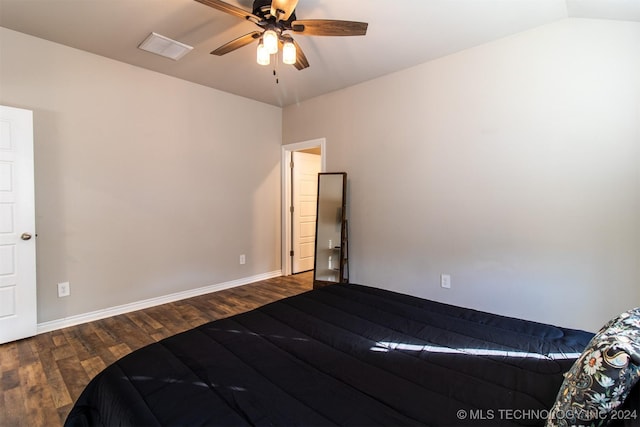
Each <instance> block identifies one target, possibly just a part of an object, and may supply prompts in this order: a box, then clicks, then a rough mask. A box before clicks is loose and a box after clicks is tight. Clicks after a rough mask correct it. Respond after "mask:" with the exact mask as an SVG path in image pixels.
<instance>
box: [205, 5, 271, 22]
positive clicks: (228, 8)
mask: <svg viewBox="0 0 640 427" xmlns="http://www.w3.org/2000/svg"><path fill="white" fill-rule="evenodd" d="M196 1H197V2H198V3H202V4H205V5H207V6H209V7H212V8H214V9H217V10H220V11H222V12H225V13H228V14H229V15H233V16H237V17H238V18H242V19H246V20H249V21H253V22H255V23H258V22H260V18H259V17H257V16H256V15H254V14H253V13H251V12H247V11H246V10H244V9H240V8H239V7H236V6H234V5H232V4H229V3H225V2H223V1H221V0H196Z"/></svg>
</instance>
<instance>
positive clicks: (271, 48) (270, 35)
mask: <svg viewBox="0 0 640 427" xmlns="http://www.w3.org/2000/svg"><path fill="white" fill-rule="evenodd" d="M262 41H263V43H264V47H265V48H266V49H267V52H269V54H270V55H272V54H274V53H278V33H276V32H275V31H274V30H267V31H265V32H264V34H263V35H262Z"/></svg>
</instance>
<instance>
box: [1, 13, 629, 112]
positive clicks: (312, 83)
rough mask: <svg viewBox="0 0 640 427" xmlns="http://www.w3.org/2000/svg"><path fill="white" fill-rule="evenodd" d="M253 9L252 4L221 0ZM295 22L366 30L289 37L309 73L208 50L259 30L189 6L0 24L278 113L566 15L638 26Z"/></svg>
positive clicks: (422, 19) (383, 19)
mask: <svg viewBox="0 0 640 427" xmlns="http://www.w3.org/2000/svg"><path fill="white" fill-rule="evenodd" d="M227 1H228V3H231V4H233V5H235V6H239V7H241V8H243V9H247V10H251V6H252V0H227ZM296 14H297V16H298V18H299V19H318V18H325V19H343V20H352V21H364V22H368V23H369V30H368V33H367V35H366V36H364V37H309V36H296V37H295V38H296V41H297V42H298V44H299V45H300V46H301V47H302V48H303V50H304V52H305V54H306V56H307V58H308V59H309V62H310V64H311V67H310V68H308V69H306V70H302V71H297V70H296V69H295V68H293V67H292V66H283V65H280V66H279V67H278V74H279V84H276V79H275V77H274V76H273V67H272V66H269V67H263V66H260V65H258V64H256V60H255V55H256V49H255V48H256V45H255V44H252V45H249V46H246V47H243V48H241V49H239V50H237V51H235V52H232V53H229V54H227V55H226V56H222V57H217V56H213V55H210V54H209V52H210V51H211V50H213V49H215V48H217V47H218V46H220V45H222V44H224V43H226V42H228V41H230V40H232V39H235V38H236V37H239V36H241V35H244V34H246V33H248V32H250V31H253V30H254V29H257V27H256V26H255V25H254V24H252V23H250V22H246V21H242V20H241V19H239V18H236V17H233V16H230V15H227V14H225V13H223V12H220V11H218V10H215V9H212V8H210V7H208V6H205V5H203V4H200V3H198V2H196V1H194V0H0V26H3V27H6V28H9V29H12V30H16V31H20V32H23V33H26V34H31V35H34V36H36V37H40V38H43V39H47V40H51V41H54V42H57V43H61V44H64V45H68V46H71V47H74V48H77V49H81V50H85V51H88V52H92V53H95V54H98V55H102V56H105V57H108V58H112V59H115V60H118V61H122V62H125V63H129V64H133V65H136V66H139V67H143V68H147V69H149V70H154V71H157V72H160V73H163V74H167V75H171V76H175V77H179V78H181V79H184V80H188V81H192V82H195V83H199V84H202V85H205V86H209V87H212V88H216V89H220V90H223V91H226V92H231V93H234V94H237V95H241V96H244V97H247V98H252V99H255V100H258V101H262V102H265V103H269V104H273V105H276V106H286V105H290V104H294V103H296V102H300V101H303V100H306V99H309V98H312V97H315V96H318V95H321V94H324V93H327V92H331V91H334V90H337V89H341V88H344V87H347V86H351V85H354V84H357V83H360V82H363V81H366V80H370V79H373V78H376V77H379V76H382V75H384V74H388V73H391V72H394V71H398V70H401V69H404V68H408V67H411V66H413V65H417V64H420V63H423V62H426V61H429V60H432V59H435V58H438V57H442V56H445V55H448V54H451V53H454V52H457V51H460V50H463V49H467V48H470V47H473V46H477V45H479V44H482V43H486V42H489V41H492V40H495V39H498V38H501V37H505V36H508V35H511V34H515V33H518V32H520V31H525V30H527V29H530V28H533V27H536V26H539V25H544V24H547V23H550V22H553V21H556V20H558V19H564V18H568V17H580V18H597V19H621V20H632V21H639V22H640V0H348V1H347V0H300V3H299V4H298V8H297V10H296ZM151 32H156V33H159V34H162V35H164V36H167V37H170V38H172V39H175V40H178V41H180V42H183V43H186V44H188V45H191V46H194V49H193V51H192V52H191V53H189V54H188V55H186V56H185V57H184V58H183V59H181V60H180V61H177V62H176V61H173V60H170V59H166V58H163V57H160V56H157V55H154V54H151V53H148V52H144V51H142V50H139V49H137V46H138V45H139V44H140V42H142V41H143V40H144V39H145V38H146V37H147V36H148V35H149V33H151Z"/></svg>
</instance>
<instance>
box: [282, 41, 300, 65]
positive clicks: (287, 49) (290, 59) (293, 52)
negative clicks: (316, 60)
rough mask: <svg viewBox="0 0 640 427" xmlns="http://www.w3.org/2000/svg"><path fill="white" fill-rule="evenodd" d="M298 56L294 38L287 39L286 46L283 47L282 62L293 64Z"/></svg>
mask: <svg viewBox="0 0 640 427" xmlns="http://www.w3.org/2000/svg"><path fill="white" fill-rule="evenodd" d="M297 56H298V52H297V49H296V45H295V44H294V43H293V40H287V41H285V42H284V46H283V47H282V62H284V63H285V64H288V65H293V64H295V63H296V59H297Z"/></svg>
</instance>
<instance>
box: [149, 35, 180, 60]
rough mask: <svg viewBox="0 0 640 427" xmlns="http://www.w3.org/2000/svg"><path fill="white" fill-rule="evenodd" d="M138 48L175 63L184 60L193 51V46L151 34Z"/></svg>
mask: <svg viewBox="0 0 640 427" xmlns="http://www.w3.org/2000/svg"><path fill="white" fill-rule="evenodd" d="M138 48H140V49H142V50H146V51H147V52H151V53H155V54H156V55H160V56H164V57H165V58H170V59H173V60H174V61H177V60H178V59H180V58H182V57H183V56H185V55H186V54H187V53H189V52H191V50H192V49H193V47H192V46H189V45H186V44H184V43H180V42H178V41H175V40H171V39H170V38H169V37H165V36H162V35H160V34H157V33H151V34H149V37H147V38H146V39H145V40H144V41H143V42H142V43H140V45H139V46H138Z"/></svg>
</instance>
